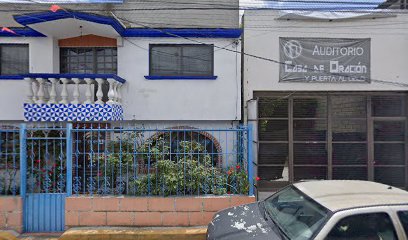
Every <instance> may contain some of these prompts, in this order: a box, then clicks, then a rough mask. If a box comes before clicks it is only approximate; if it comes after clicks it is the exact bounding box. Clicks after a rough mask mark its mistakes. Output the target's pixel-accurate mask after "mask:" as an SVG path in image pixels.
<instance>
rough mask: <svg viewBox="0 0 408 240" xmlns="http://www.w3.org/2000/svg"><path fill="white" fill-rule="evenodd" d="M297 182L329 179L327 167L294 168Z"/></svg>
mask: <svg viewBox="0 0 408 240" xmlns="http://www.w3.org/2000/svg"><path fill="white" fill-rule="evenodd" d="M294 178H295V181H300V180H312V179H316V180H322V179H327V167H294Z"/></svg>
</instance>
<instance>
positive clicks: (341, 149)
mask: <svg viewBox="0 0 408 240" xmlns="http://www.w3.org/2000/svg"><path fill="white" fill-rule="evenodd" d="M332 156H333V164H334V165H365V164H367V144H366V143H333V151H332Z"/></svg>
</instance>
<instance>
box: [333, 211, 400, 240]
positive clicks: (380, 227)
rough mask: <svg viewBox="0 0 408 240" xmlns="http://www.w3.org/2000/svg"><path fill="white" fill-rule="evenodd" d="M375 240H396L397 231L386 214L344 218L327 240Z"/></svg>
mask: <svg viewBox="0 0 408 240" xmlns="http://www.w3.org/2000/svg"><path fill="white" fill-rule="evenodd" d="M340 239H375V240H377V239H378V240H380V239H382V240H394V239H395V240H396V239H398V238H397V236H396V234H395V229H394V226H393V224H392V221H391V219H390V217H389V216H388V214H386V213H370V214H359V215H354V216H350V217H346V218H343V219H342V220H340V221H339V222H338V223H337V224H336V226H335V227H334V228H333V229H332V230H331V232H330V233H329V235H328V236H327V238H326V240H340Z"/></svg>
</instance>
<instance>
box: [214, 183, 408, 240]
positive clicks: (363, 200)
mask: <svg viewBox="0 0 408 240" xmlns="http://www.w3.org/2000/svg"><path fill="white" fill-rule="evenodd" d="M407 233H408V192H406V191H404V190H401V189H398V188H395V187H391V186H388V185H384V184H380V183H374V182H368V181H340V180H339V181H335V180H333V181H310V182H300V183H295V184H293V185H290V186H288V187H286V188H284V189H282V190H281V191H279V192H277V193H275V194H274V195H272V196H270V197H269V198H267V199H266V200H264V201H259V202H255V203H252V204H246V205H241V206H237V207H233V208H228V209H225V210H222V211H220V212H218V213H217V214H216V215H215V216H214V218H213V220H212V222H211V223H210V224H209V225H208V230H207V239H208V240H216V239H217V240H218V239H220V240H221V239H234V240H244V239H251V240H252V239H254V240H257V239H291V240H308V239H317V240H320V239H321V240H323V239H326V240H340V239H344V240H345V239H353V240H360V239H361V240H362V239H365V240H397V239H400V240H402V239H407Z"/></svg>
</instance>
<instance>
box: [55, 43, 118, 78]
mask: <svg viewBox="0 0 408 240" xmlns="http://www.w3.org/2000/svg"><path fill="white" fill-rule="evenodd" d="M116 72H117V50H116V48H99V47H92V48H86V47H79V48H61V73H113V74H116Z"/></svg>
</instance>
